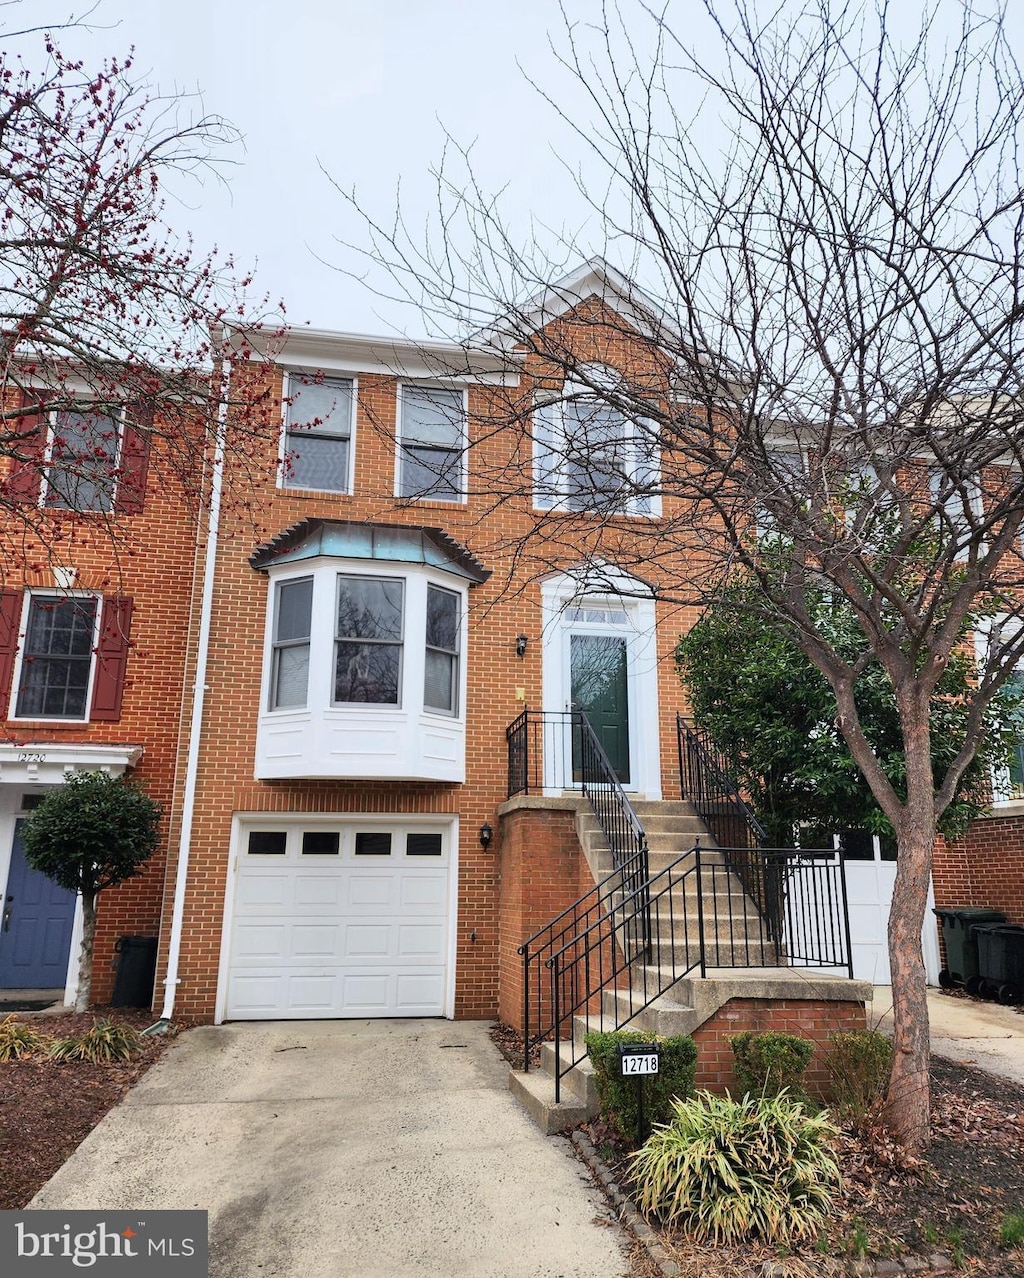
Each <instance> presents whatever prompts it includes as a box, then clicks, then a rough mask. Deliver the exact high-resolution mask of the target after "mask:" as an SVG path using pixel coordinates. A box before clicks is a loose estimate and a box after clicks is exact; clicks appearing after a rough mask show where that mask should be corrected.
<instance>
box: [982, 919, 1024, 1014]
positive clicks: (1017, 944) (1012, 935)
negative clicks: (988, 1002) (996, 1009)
mask: <svg viewBox="0 0 1024 1278" xmlns="http://www.w3.org/2000/svg"><path fill="white" fill-rule="evenodd" d="M971 932H972V933H973V934H974V938H975V941H976V943H977V946H978V971H979V974H980V976H981V987H982V992H983V993H984V994H986V995H988V996H989V997H990V998H997V999H998V1000H999V1001H1000V1003H1019V1002H1020V1001H1021V999H1022V998H1024V927H1020V926H1019V925H1018V924H1015V923H975V924H972V926H971Z"/></svg>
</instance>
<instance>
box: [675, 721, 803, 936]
mask: <svg viewBox="0 0 1024 1278" xmlns="http://www.w3.org/2000/svg"><path fill="white" fill-rule="evenodd" d="M676 741H677V744H678V750H679V785H680V794H681V797H682V798H684V799H687V800H689V801H690V802H691V803H692V804H693V806H694V808H695V809H696V811H697V815H698V816H699V817H700V819H701V820H702V821H703V822H704V824H705V825H706V826H707V828H708V831H709V832H710V834H711V837H712V838H713V839H714V841H715V842H716V843H717V844H718V846H719V847H720V848H728V849H735V848H761V847H765V846H766V845H767V843H768V835H767V833H766V831H765V829H764V826H762V825H761V823H760V821H758V819H757V817H756V816H754V814H753V812H751V810H750V808H749V807H747V805H746V803H745V802H744V800H743V796H742V795H741V794H740V792H739V789H738V788H737V786H736V783H735V781H734V780H733V779H732V776H731V775H730V772H729V765H728V762H727V761H726V759H725V757H724V755H722V754H721V753H720V752H719V751H718V750H717V749H716V748H715V744H714V742H713V741H712V740H711V736H710V734H709V733H707V732H704V731H701V730H699V729H697V728H694V727H692V726H691V725H690V724H689V723H687V721H686V720H685V719H684V718H683V716H682V715H681V714H677V715H676ZM730 855H732V854H731V853H730ZM732 861H733V864H732V865H730V869H731V870H732V871H733V873H734V874H736V876H737V877H738V878H739V880H740V882H741V883H742V884H743V887H744V890H745V891H746V893H747V894H748V896H749V897H750V898H751V900H752V901H754V902H755V904H756V905H757V907H758V909H759V910H760V911H761V915H762V918H763V920H764V922H765V925H766V926H767V928H768V933H769V935H770V936H771V937H772V939H773V940H778V939H779V937H780V936H781V932H780V931H779V922H778V910H777V907H776V902H775V899H774V898H775V896H776V894H777V888H776V886H775V885H773V884H772V883H771V882H770V881H768V880H767V879H766V878H765V877H764V874H763V870H762V866H761V863H760V862H759V861H756V860H753V861H752V860H750V859H748V858H745V857H742V856H733V857H732Z"/></svg>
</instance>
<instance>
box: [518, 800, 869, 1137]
mask: <svg viewBox="0 0 1024 1278" xmlns="http://www.w3.org/2000/svg"><path fill="white" fill-rule="evenodd" d="M633 807H634V810H635V811H636V814H637V816H638V817H639V819H640V821H641V823H642V824H643V827H644V832H645V834H646V836H647V843H648V850H649V868H650V874H651V877H652V878H653V877H654V876H655V875H656V874H657V873H658V872H659V871H660V870H662V869H664V868H665V867H667V866H668V865H669V864H671V863H672V862H673V861H675V860H676V859H677V858H679V857H680V856H682V855H683V854H685V853H687V852H689V851H690V850H691V849H692V848H693V847H694V845H695V844H696V843H697V841H698V840H699V841H700V845H701V861H702V865H707V866H708V867H709V869H708V875H709V876H710V874H711V873H712V870H711V869H710V867H711V866H714V867H715V870H714V873H717V874H718V875H719V876H722V875H724V874H725V871H724V867H723V861H722V855H721V853H720V852H719V851H718V850H717V848H716V846H715V843H714V840H713V839H712V838H711V836H710V834H709V833H708V830H707V827H706V826H705V825H704V823H703V822H702V821H701V819H700V818H699V817H698V816H697V813H696V811H695V809H694V807H693V805H692V804H690V803H687V802H684V801H643V800H640V801H636V802H635V803H634V804H633ZM575 826H576V834H577V837H578V839H579V842H580V846H581V848H582V849H583V853H584V855H585V856H586V859H587V863H588V865H589V866H590V870H591V873H592V874H593V875H594V881H595V882H600V881H601V880H603V879H604V878H606V877H607V876H608V875H610V874H611V873H612V869H613V866H612V857H611V850H610V848H609V846H608V843H607V840H606V838H605V835H604V832H603V831H602V829H601V827H600V824H599V823H598V820H597V817H596V816H595V815H594V812H593V810H592V809H591V807H590V805H589V803H586V802H581V803H580V804H579V805H578V806H577V808H576V816H575ZM681 868H682V869H685V868H686V863H685V862H684V863H683V865H682V867H681ZM702 877H703V876H702ZM729 880H730V891H729V906H728V908H726V907H725V905H724V903H723V900H722V895H723V894H722V890H721V889H722V886H723V882H724V880H723V878H722V877H719V878H718V888H719V893H718V897H717V914H716V917H715V918H710V917H708V915H707V911H705V927H704V944H705V956H706V959H707V961H708V962H709V963H710V964H714V963H715V962H716V961H717V960H718V959H719V958H720V957H721V958H723V959H725V958H726V957H730V958H731V957H732V956H734V955H735V956H742V957H743V958H744V959H745V961H747V962H750V963H753V962H771V961H772V960H773V959H774V958H775V957H776V955H775V951H774V949H773V948H772V946H771V945H770V944H769V943H768V942H767V940H766V939H765V937H764V936H763V934H762V930H761V929H762V923H761V917H760V915H759V914H758V911H757V908H756V907H755V905H754V903H753V902H752V901H751V900H750V898H749V897H747V896H746V895H745V894H744V892H743V889H742V887H741V886H740V884H739V882H738V881H737V880H736V879H735V877H734V876H731V875H730V876H729ZM689 882H691V885H692V881H689ZM704 886H705V887H710V881H709V879H705V882H704ZM617 895H618V893H617V891H615V890H614V889H613V891H612V892H611V893H610V902H609V903H610V904H614V903H615V897H616V896H617ZM707 899H710V894H709V898H707ZM670 915H671V919H670V917H669V916H670ZM616 930H617V933H618V935H619V936H620V937H621V938H622V944H623V947H624V948H625V947H626V946H627V945H628V944H629V940H628V937H629V933H630V931H631V929H630V927H629V926H628V925H627V926H625V927H623V928H617V929H616ZM699 931H700V929H699V917H698V913H697V904H696V892H695V891H694V892H693V893H692V895H691V896H690V897H689V899H685V900H684V899H683V898H682V896H681V894H680V891H679V889H678V885H677V889H676V891H675V894H674V899H673V901H672V907H671V910H669V909H668V908H667V906H666V905H665V904H664V903H663V906H662V908H661V910H660V911H659V910H657V909H655V910H654V912H653V918H652V932H653V933H654V951H655V954H656V955H657V956H658V959H659V961H660V963H661V970H658V969H653V968H650V967H639V968H637V969H636V970H635V971H634V973H633V979H632V986H633V990H632V993H631V991H629V990H605V991H604V994H603V995H602V1010H601V1016H591V1018H590V1024H589V1028H591V1029H608V1030H611V1029H616V1028H622V1027H628V1028H629V1029H641V1030H648V1031H651V1032H653V1033H656V1034H660V1035H673V1034H692V1033H693V1032H694V1031H695V1030H696V1029H698V1028H699V1027H700V1026H701V1025H703V1024H704V1023H705V1021H707V1020H709V1019H710V1018H711V1017H712V1016H714V1015H715V1013H716V1012H717V1011H718V1010H719V1008H721V1007H723V1006H724V1005H725V1004H726V1003H727V1002H728V1001H729V1000H730V999H732V998H738V997H743V998H762V997H764V998H793V997H804V998H806V997H810V996H809V995H808V994H807V993H806V991H807V989H808V988H812V987H815V986H816V984H817V983H816V982H815V981H814V980H813V978H811V979H810V980H809V978H808V973H807V972H806V971H805V970H800V971H793V970H791V969H785V968H779V967H767V968H760V967H758V968H748V969H741V970H737V969H735V968H732V967H728V968H725V969H720V970H719V971H718V972H717V973H715V974H714V975H712V973H711V972H710V971H709V975H708V978H705V979H702V978H701V977H700V975H699V969H698V974H697V975H696V976H694V975H693V974H692V973H691V974H690V975H688V976H685V977H682V978H680V979H675V977H676V970H673V969H672V967H671V965H672V964H673V963H675V964H677V965H678V966H679V967H681V968H682V969H683V970H684V971H685V970H686V968H687V967H688V966H689V964H690V963H693V962H694V961H695V960H696V959H697V958H698V956H699V946H698V945H697V938H698V936H699ZM687 939H688V940H689V949H687V946H686V944H685V941H686V940H687ZM727 943H728V954H727V953H726V946H727ZM666 969H667V970H666ZM828 984H829V985H830V988H831V991H832V992H831V994H830V995H829V997H833V998H834V997H837V995H836V992H835V985H836V982H834V981H833V982H830V983H828ZM844 984H846V983H844ZM669 987H670V988H669ZM658 989H664V990H666V993H664V994H661V995H660V996H658V997H656V998H655V999H654V1001H653V1002H652V1003H651V1005H650V1006H649V1007H647V1008H646V1009H645V1010H644V1011H642V1012H640V1013H638V1014H636V1015H634V1011H635V1009H636V1007H637V1006H638V1005H640V1004H642V1003H644V1002H645V1001H646V1000H647V998H648V997H649V994H650V993H653V992H655V991H657V990H658ZM847 997H856V995H850V994H847ZM587 1029H588V1025H587V1022H586V1021H585V1020H584V1019H581V1018H579V1017H577V1018H576V1019H575V1021H574V1025H573V1035H574V1043H573V1045H572V1047H571V1048H570V1045H569V1044H568V1043H562V1044H560V1045H559V1047H558V1052H559V1053H560V1055H561V1056H562V1057H563V1058H564V1059H565V1061H566V1064H567V1065H568V1064H569V1062H571V1061H572V1060H573V1059H574V1058H578V1060H577V1063H576V1064H575V1065H573V1067H572V1068H571V1069H570V1070H569V1072H568V1073H567V1075H566V1076H565V1077H563V1079H562V1082H561V1089H560V1101H559V1102H558V1103H557V1104H556V1102H555V1082H554V1073H555V1068H554V1067H555V1052H556V1048H555V1045H554V1044H553V1043H545V1044H544V1045H543V1046H542V1049H541V1066H540V1069H533V1070H531V1071H530V1072H529V1073H524V1072H522V1071H518V1070H513V1071H512V1072H511V1074H510V1078H509V1087H510V1088H511V1090H512V1092H513V1094H514V1095H515V1096H516V1097H517V1098H518V1099H519V1100H520V1101H521V1102H522V1104H523V1105H524V1106H525V1107H526V1109H527V1110H528V1111H529V1113H530V1114H531V1115H532V1116H533V1118H534V1121H535V1122H536V1123H537V1124H538V1126H539V1127H540V1128H541V1129H542V1130H543V1131H545V1132H548V1133H551V1132H557V1131H564V1130H565V1129H566V1128H568V1127H573V1126H576V1125H577V1124H579V1123H581V1122H583V1121H585V1119H587V1118H588V1117H592V1116H593V1115H594V1114H596V1113H597V1092H596V1087H595V1084H594V1078H593V1070H592V1068H591V1066H590V1062H589V1060H588V1059H587V1057H586V1052H585V1049H584V1045H583V1036H584V1035H585V1034H586V1032H587Z"/></svg>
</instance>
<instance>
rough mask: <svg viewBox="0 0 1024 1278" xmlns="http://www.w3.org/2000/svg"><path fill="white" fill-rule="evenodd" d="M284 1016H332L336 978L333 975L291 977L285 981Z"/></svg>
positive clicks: (333, 1013)
mask: <svg viewBox="0 0 1024 1278" xmlns="http://www.w3.org/2000/svg"><path fill="white" fill-rule="evenodd" d="M286 984H287V995H286V997H287V1006H288V1011H287V1012H286V1013H285V1015H291V1016H334V1015H336V1013H335V1012H334V1001H335V990H336V989H337V984H338V982H337V977H335V976H334V975H323V974H316V975H292V976H290V977H289V978H288V981H287V983H286Z"/></svg>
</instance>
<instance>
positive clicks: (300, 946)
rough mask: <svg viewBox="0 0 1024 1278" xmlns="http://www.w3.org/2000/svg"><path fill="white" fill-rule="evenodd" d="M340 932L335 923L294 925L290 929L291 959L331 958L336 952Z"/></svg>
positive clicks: (338, 926)
mask: <svg viewBox="0 0 1024 1278" xmlns="http://www.w3.org/2000/svg"><path fill="white" fill-rule="evenodd" d="M340 931H341V927H340V925H339V924H337V923H315V924H314V923H296V924H295V925H294V926H293V927H292V942H291V955H292V957H293V958H296V959H306V958H333V957H334V955H335V954H337V952H338V933H339V932H340Z"/></svg>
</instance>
